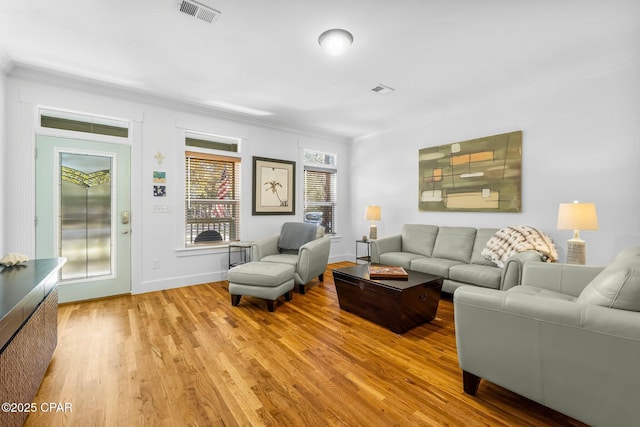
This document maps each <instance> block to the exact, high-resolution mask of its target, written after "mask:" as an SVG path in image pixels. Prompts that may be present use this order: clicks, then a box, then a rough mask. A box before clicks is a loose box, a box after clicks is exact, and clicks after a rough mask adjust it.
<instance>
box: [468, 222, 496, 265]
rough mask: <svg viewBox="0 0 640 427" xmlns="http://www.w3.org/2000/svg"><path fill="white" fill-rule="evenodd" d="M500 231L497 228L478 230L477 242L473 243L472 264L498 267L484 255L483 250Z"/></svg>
mask: <svg viewBox="0 0 640 427" xmlns="http://www.w3.org/2000/svg"><path fill="white" fill-rule="evenodd" d="M497 231H498V229H497V228H478V231H477V232H476V240H475V241H474V242H473V253H472V254H471V264H480V265H491V266H493V267H497V265H496V263H495V262H493V261H491V260H490V259H488V258H486V257H485V256H484V255H482V250H483V249H484V248H485V246H487V242H488V241H489V239H491V238H492V237H493V235H494V234H496V232H497Z"/></svg>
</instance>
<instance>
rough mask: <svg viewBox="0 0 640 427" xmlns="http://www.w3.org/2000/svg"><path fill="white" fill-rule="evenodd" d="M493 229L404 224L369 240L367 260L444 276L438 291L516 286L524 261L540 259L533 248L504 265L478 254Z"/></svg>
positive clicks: (492, 233) (450, 291)
mask: <svg viewBox="0 0 640 427" xmlns="http://www.w3.org/2000/svg"><path fill="white" fill-rule="evenodd" d="M497 231H498V229H497V228H472V227H439V226H436V225H427V224H405V225H404V226H403V227H402V231H401V233H400V234H398V235H394V236H389V237H384V238H381V239H377V240H372V241H371V261H372V262H374V263H378V264H387V265H397V266H401V267H404V268H407V269H410V270H415V271H420V272H423V273H430V274H436V275H438V276H442V277H444V282H443V285H442V291H443V292H447V293H453V292H454V291H455V290H456V289H457V288H458V287H459V286H463V285H475V286H481V287H485V288H492V289H509V288H511V287H513V286H516V285H519V284H520V280H521V276H522V266H523V265H524V263H525V262H528V261H534V262H542V260H543V259H542V256H541V255H540V254H539V253H538V252H536V251H532V250H529V251H525V252H520V253H518V254H516V255H514V256H512V257H511V258H509V259H508V260H507V261H506V262H505V266H504V268H500V267H498V266H497V265H496V264H494V263H493V262H491V261H490V260H488V259H487V258H485V257H483V256H482V255H481V252H482V249H484V247H485V246H486V244H487V242H488V241H489V239H490V238H491V237H493V235H494V234H495V233H496V232H497Z"/></svg>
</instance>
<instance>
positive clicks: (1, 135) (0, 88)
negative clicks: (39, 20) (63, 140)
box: [0, 51, 7, 257]
mask: <svg viewBox="0 0 640 427" xmlns="http://www.w3.org/2000/svg"><path fill="white" fill-rule="evenodd" d="M6 61H7V60H6V59H5V56H4V54H3V53H2V52H1V51H0V194H2V196H0V257H2V256H4V254H5V237H4V229H5V222H4V221H5V219H4V212H5V209H6V206H7V198H6V193H5V191H4V188H5V187H4V186H5V173H6V170H7V166H6V150H5V146H6V143H7V120H6V109H5V104H6V103H5V93H6V82H7V78H6V75H5V64H6Z"/></svg>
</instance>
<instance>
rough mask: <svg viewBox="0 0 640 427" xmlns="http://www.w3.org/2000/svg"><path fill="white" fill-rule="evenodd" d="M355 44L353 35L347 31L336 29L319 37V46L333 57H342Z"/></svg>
mask: <svg viewBox="0 0 640 427" xmlns="http://www.w3.org/2000/svg"><path fill="white" fill-rule="evenodd" d="M352 43H353V35H352V34H351V33H350V32H349V31H347V30H341V29H338V28H334V29H332V30H327V31H325V32H324V33H322V34H320V37H318V44H319V45H320V46H321V47H322V49H324V51H325V52H326V53H327V54H328V55H331V56H339V55H342V54H343V53H345V52H346V51H347V49H349V46H351V44H352Z"/></svg>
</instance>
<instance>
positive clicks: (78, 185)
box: [36, 135, 131, 302]
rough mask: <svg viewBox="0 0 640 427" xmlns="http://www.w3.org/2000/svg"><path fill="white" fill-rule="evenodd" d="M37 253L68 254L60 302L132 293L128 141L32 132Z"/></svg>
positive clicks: (57, 255) (62, 271)
mask: <svg viewBox="0 0 640 427" xmlns="http://www.w3.org/2000/svg"><path fill="white" fill-rule="evenodd" d="M36 148H37V157H36V257H37V258H54V257H65V258H67V263H66V264H65V265H64V267H63V268H62V270H61V272H60V285H59V287H58V291H59V301H60V302H69V301H78V300H84V299H92V298H101V297H106V296H111V295H118V294H125V293H129V292H131V238H130V236H131V233H130V232H131V229H130V225H131V224H130V209H131V207H130V204H131V200H130V199H131V197H130V187H131V179H130V169H131V167H130V163H131V162H130V147H129V145H126V144H116V143H107V142H96V141H90V140H86V139H72V138H62V137H55V136H44V135H38V136H37V137H36Z"/></svg>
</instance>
